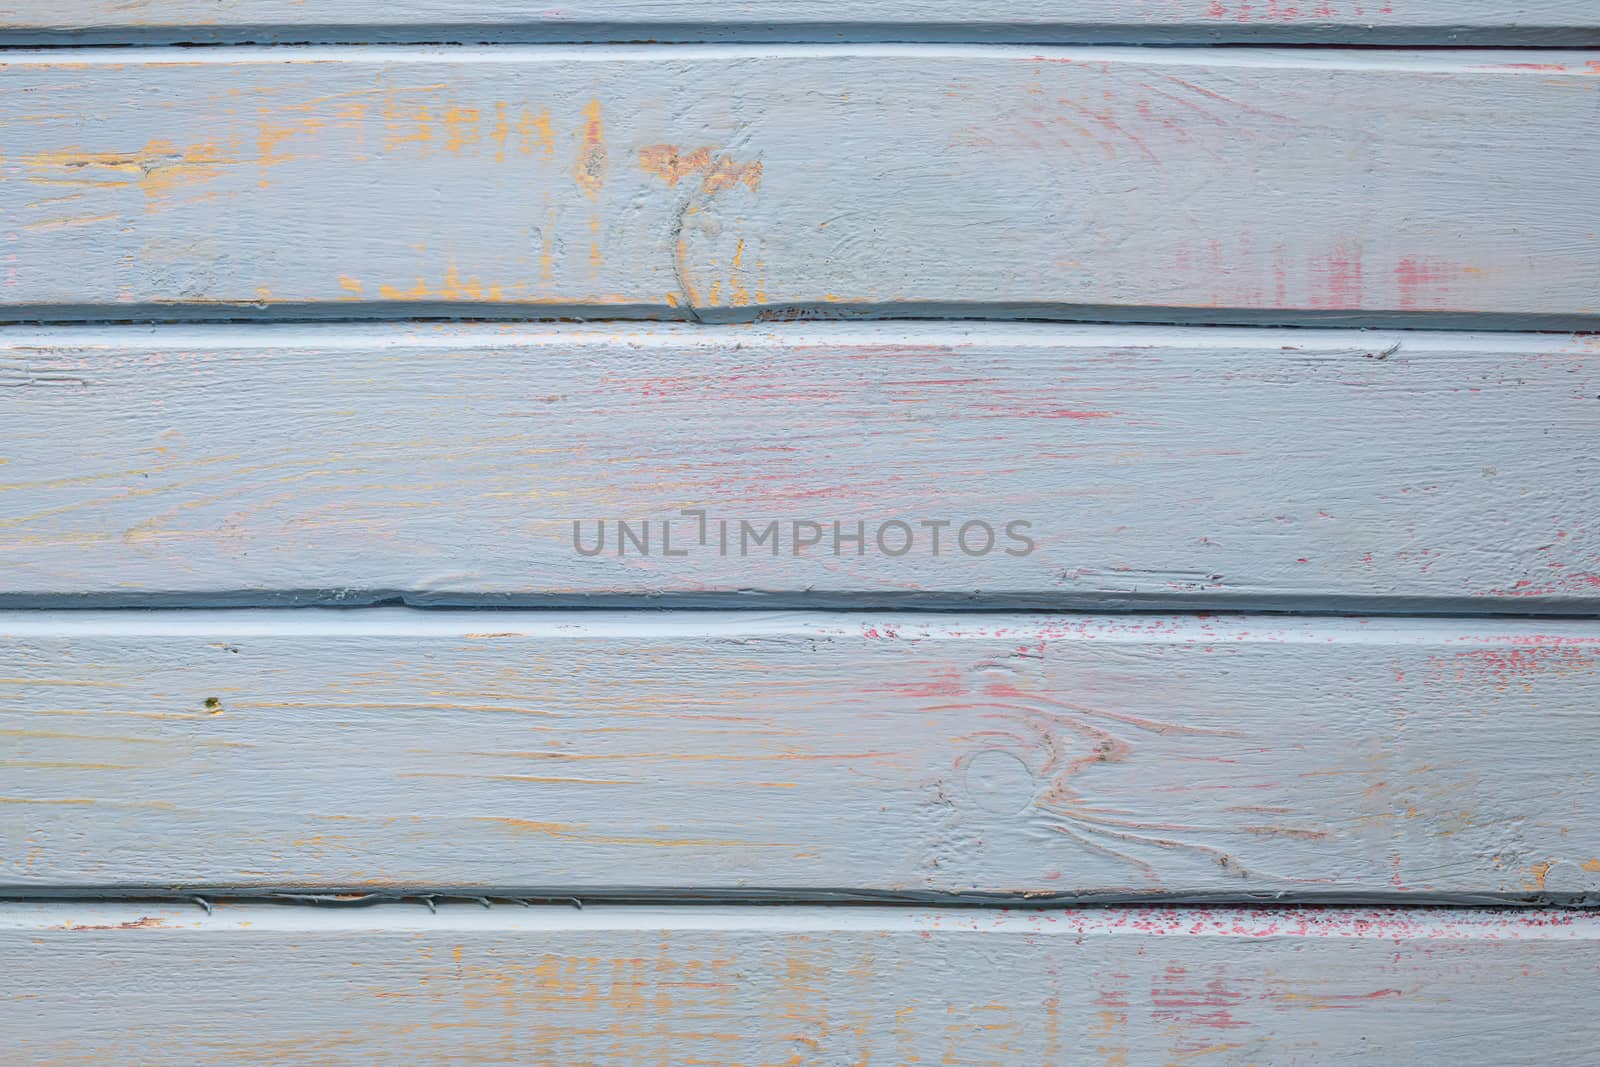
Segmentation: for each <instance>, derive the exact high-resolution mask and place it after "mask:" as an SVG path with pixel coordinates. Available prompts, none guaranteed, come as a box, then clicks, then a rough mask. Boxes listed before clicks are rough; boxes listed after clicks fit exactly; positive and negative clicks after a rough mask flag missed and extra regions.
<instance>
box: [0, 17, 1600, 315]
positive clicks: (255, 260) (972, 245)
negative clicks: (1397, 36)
mask: <svg viewBox="0 0 1600 1067" xmlns="http://www.w3.org/2000/svg"><path fill="white" fill-rule="evenodd" d="M3 58H4V59H5V60H6V64H5V79H6V84H7V87H8V92H7V95H6V97H5V100H4V102H3V106H0V121H3V123H4V126H3V127H0V129H3V131H4V137H3V140H0V149H3V151H4V155H5V159H6V162H5V164H4V175H5V180H4V181H3V182H0V210H3V211H4V215H3V220H4V221H3V226H0V229H3V231H4V233H5V236H6V239H7V243H6V245H5V249H6V252H5V254H6V255H7V256H14V257H15V258H14V259H8V260H7V261H6V262H5V263H4V264H0V266H3V267H4V269H5V275H4V281H5V284H4V286H3V287H0V317H3V316H11V317H22V318H37V317H46V318H50V317H59V318H101V319H103V318H107V317H111V318H118V319H121V318H129V317H133V318H138V317H152V316H153V317H170V316H191V315H194V316H199V315H223V316H240V315H244V316H254V315H269V316H270V315H280V316H282V315H288V316H305V315H321V316H335V317H346V316H352V315H353V316H374V315H380V316H398V315H412V314H433V315H441V314H442V315H463V314H510V315H516V316H526V315H529V314H544V315H559V314H566V315H579V316H588V317H596V316H614V315H643V316H652V317H682V318H690V317H699V318H703V319H721V318H729V317H746V318H748V317H751V316H753V315H757V314H759V313H762V312H769V313H770V312H774V311H782V310H783V309H791V310H792V309H794V308H801V309H809V312H812V313H817V314H825V315H830V316H831V315H844V314H870V315H890V316H904V315H935V316H940V315H950V314H962V315H968V316H972V315H981V316H1000V317H1014V316H1026V317H1044V318H1086V317H1087V318H1104V317H1109V318H1128V319H1146V320H1149V319H1155V320H1158V321H1171V320H1188V321H1199V322H1219V321H1245V322H1258V321H1263V320H1271V321H1286V322H1309V321H1321V320H1326V319H1330V318H1331V319H1334V320H1339V321H1343V322H1347V323H1352V324H1359V325H1373V324H1376V323H1380V322H1391V323H1392V322H1405V323H1409V324H1412V325H1417V324H1420V323H1422V322H1428V323H1433V324H1437V325H1451V326H1456V325H1461V324H1463V323H1468V322H1474V321H1483V322H1487V323H1491V324H1494V325H1498V326H1506V325H1518V324H1521V325H1530V326H1539V327H1548V326H1561V325H1566V326H1575V327H1592V326H1594V325H1596V324H1600V304H1597V297H1596V293H1597V292H1600V254H1597V242H1600V234H1597V232H1596V230H1595V227H1594V226H1593V224H1592V220H1593V219H1594V218H1595V217H1596V216H1597V214H1600V153H1596V152H1595V151H1594V150H1593V149H1592V147H1591V146H1592V143H1593V138H1592V136H1591V135H1592V132H1593V131H1592V126H1593V116H1594V112H1595V107H1596V101H1597V100H1600V78H1596V77H1594V76H1593V74H1594V71H1593V65H1592V63H1591V60H1592V58H1593V56H1592V55H1591V54H1590V53H1584V52H1486V51H1462V52H1396V51H1378V52H1374V51H1366V52H1327V51H1309V50H1281V51H1273V50H1259V49H1250V50H1215V49H1116V48H1100V49H1096V48H1077V49H1070V48H1058V49H1029V48H1013V47H990V48H985V47H958V46H932V45H921V46H904V47H896V46H891V45H879V46H866V45H862V46H849V47H820V46H778V45H773V46H764V47H763V46H746V47H723V48H719V47H670V48H603V47H600V48H589V49H584V48H559V47H556V48H543V49H541V48H527V47H516V46H508V47H504V48H479V49H456V50H448V49H421V48H365V49H348V48H347V49H338V48H332V49H318V48H309V49H292V50H291V49H253V48H240V49H213V50H195V51H190V52H185V53H182V54H181V55H179V54H177V53H173V52H171V51H167V50H160V49H145V50H141V49H104V50H72V51H63V50H56V51H39V52H32V53H29V52H11V53H8V54H7V55H6V56H4V57H3ZM797 89H801V90H803V91H797Z"/></svg>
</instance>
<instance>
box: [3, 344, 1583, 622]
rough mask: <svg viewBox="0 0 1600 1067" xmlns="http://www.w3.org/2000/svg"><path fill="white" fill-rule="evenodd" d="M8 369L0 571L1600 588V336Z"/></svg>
mask: <svg viewBox="0 0 1600 1067" xmlns="http://www.w3.org/2000/svg"><path fill="white" fill-rule="evenodd" d="M0 384H3V385H9V386H11V388H0V412H3V416H0V417H3V419H4V423H5V427H6V434H5V441H4V445H3V448H0V459H3V460H4V466H3V467H0V479H3V484H0V560H3V561H4V570H3V572H0V593H3V594H4V595H5V596H6V598H7V599H8V601H9V602H10V603H12V604H14V605H30V606H32V605H40V604H44V605H49V604H60V603H76V602H78V601H79V600H89V601H92V602H94V603H99V604H124V605H126V604H148V603H172V602H183V603H190V604H231V603H246V604H247V603H251V602H254V603H261V602H263V601H265V600H274V601H276V600H291V601H297V602H308V603H309V602H336V603H359V602H362V601H371V600H374V599H382V598H386V597H393V596H404V597H406V598H408V599H410V600H412V601H414V602H418V603H427V604H436V605H437V604H474V603H496V604H506V603H536V604H548V603H575V604H591V603H593V601H594V598H596V597H599V598H608V597H611V598H615V597H625V596H628V595H641V594H647V595H650V596H653V597H654V596H668V597H673V598H677V601H680V602H687V603H705V604H719V603H720V604H723V605H727V604H728V603H729V602H730V599H729V598H737V599H738V600H739V602H741V603H753V602H758V601H759V598H763V597H764V598H767V600H768V601H770V602H788V603H801V604H820V605H830V604H846V605H851V606H857V605H861V604H874V605H879V606H883V605H896V604H903V603H906V602H908V601H915V602H917V603H919V604H930V603H933V604H939V603H943V604H945V605H948V606H958V605H970V604H972V603H989V604H995V605H999V606H1007V605H1009V606H1013V607H1014V606H1017V605H1032V606H1049V607H1059V606H1076V607H1084V606H1089V607H1107V606H1121V605H1140V606H1169V607H1170V606H1187V607H1192V606H1195V605H1200V606H1205V605H1217V606H1226V607H1235V608H1237V607H1241V606H1244V607H1256V608H1280V607H1291V608H1301V609H1303V608H1308V607H1309V608H1329V607H1333V608H1344V609H1353V610H1358V611H1368V612H1371V611H1379V610H1385V611H1387V610H1400V611H1417V610H1424V609H1426V610H1435V609H1449V610H1463V609H1464V610H1477V611H1483V610H1486V609H1487V610H1508V609H1516V610H1521V611H1541V612H1557V611H1566V612H1591V613H1592V612H1597V611H1600V547H1597V540H1596V539H1597V538H1600V526H1597V525H1596V523H1595V517H1596V515H1597V514H1600V502H1597V500H1596V487H1597V486H1600V452H1597V450H1596V449H1595V448H1594V447H1593V443H1594V440H1595V433H1594V431H1595V428H1596V426H1597V425H1600V421H1597V420H1600V344H1597V343H1596V341H1595V338H1593V337H1564V336H1559V335H1491V336H1473V335H1463V334H1428V333H1399V332H1395V333H1388V334H1381V333H1380V334H1374V333H1361V332H1356V331H1293V332H1287V331H1273V330H1250V329H1232V330H1229V329H1196V328H1167V329H1162V328H1153V327H1134V328H1130V327H1076V328H1071V327H1059V326H1036V325H1022V324H1011V325H1008V324H991V325H983V326H979V325H965V324H943V325H938V326H934V325H927V326H916V327H907V326H905V325H903V324H876V323H874V324H853V325H846V324H809V325H803V324H781V325H773V326H768V327H738V328H734V327H719V328H704V327H678V326H671V325H667V326H657V327H648V328H625V327H610V328H599V327H595V328H587V327H576V326H554V327H527V326H518V327H509V326H508V327H459V326H448V327H447V326H425V327H420V328H389V327H384V328H382V329H379V328H375V327H359V326H349V327H337V326H331V325H324V326H320V327H291V326H286V325H285V326H253V327H251V326H200V327H186V328H161V329H153V330H139V329H133V328H128V327H116V328H110V329H98V330H96V329H57V330H28V331H14V332H11V333H9V334H7V335H6V336H5V338H4V339H3V343H0ZM686 509H687V510H693V509H703V510H705V511H707V513H708V514H707V516H706V536H705V543H704V544H702V543H701V538H700V517H699V516H698V515H685V514H684V511H685V510H686ZM619 521H626V522H627V523H629V527H628V529H629V531H630V533H631V534H634V535H640V534H642V532H643V531H644V530H645V528H646V525H648V528H649V538H650V541H649V545H648V548H649V554H648V555H646V554H644V552H643V548H644V547H645V546H644V545H643V543H642V541H640V540H638V539H637V538H636V539H632V540H627V541H624V540H623V539H622V537H621V535H620V529H619V527H618V522H619ZM1017 521H1020V522H1025V523H1029V524H1030V525H1029V526H1027V527H1016V528H1015V529H1013V530H1012V531H1010V534H1008V532H1007V525H1008V524H1009V523H1012V522H1017ZM575 522H576V523H578V526H577V528H576V535H577V542H576V544H575V542H574V523H575ZM724 522H727V523H729V525H728V526H727V530H728V535H727V541H726V547H724V538H723V535H722V529H723V526H722V524H723V523H724ZM773 522H776V523H778V524H779V526H778V528H777V530H776V531H775V532H774V536H773V537H771V538H768V539H766V540H757V538H759V537H764V536H765V535H766V534H767V533H768V532H769V531H768V524H769V523H773ZM940 522H948V523H950V525H949V526H945V527H940V526H936V525H925V524H929V523H940ZM969 522H978V523H987V524H988V527H987V529H989V530H992V531H993V533H994V541H993V546H992V547H990V542H989V538H988V535H987V534H986V533H985V527H983V526H973V527H971V528H968V529H967V530H966V538H965V540H964V541H963V540H960V537H961V534H962V531H963V528H964V527H966V524H967V523H969ZM602 523H604V524H605V528H604V537H605V541H604V550H603V551H601V552H600V553H599V554H597V555H593V556H589V555H584V554H582V553H581V552H580V551H579V550H578V548H579V547H580V546H581V548H582V549H583V550H584V551H594V550H595V548H596V546H597V545H598V544H601V542H600V540H599V538H600V537H601V524H602ZM835 523H838V524H839V526H838V536H837V539H836V537H835V528H834V524H835ZM896 523H904V524H905V527H904V528H902V527H900V526H897V525H894V524H896ZM744 524H748V527H747V526H746V525H744ZM858 524H861V525H860V527H859V530H858ZM664 530H665V531H666V532H665V534H664ZM857 532H861V533H862V534H863V540H862V541H861V542H860V543H859V544H857V543H852V542H851V540H850V538H851V537H852V536H853V535H854V534H856V533H857ZM880 533H881V534H882V535H883V536H882V541H881V544H880V538H879V534H880ZM907 533H909V534H910V535H911V537H912V541H911V545H912V547H911V549H910V550H908V551H906V552H905V553H904V554H902V555H889V554H888V553H891V552H898V551H900V550H901V548H902V547H903V545H904V543H905V535H906V534H907ZM1012 534H1014V535H1017V536H1011V535H1012ZM935 535H937V536H938V537H939V538H940V540H939V542H938V544H937V545H935V543H934V537H935ZM813 537H815V539H816V543H815V544H814V545H805V544H802V545H801V546H800V548H799V552H798V554H797V552H796V544H797V541H798V542H804V541H807V540H809V539H812V538H813ZM1020 537H1026V538H1028V542H1024V541H1023V540H1021V539H1019V538H1020ZM1029 542H1031V543H1032V545H1033V547H1032V549H1031V550H1030V549H1029V548H1028V547H1027V544H1028V543H1029ZM668 548H670V551H671V553H672V555H664V554H663V553H664V550H666V549H668ZM985 548H988V551H987V552H984V551H983V550H984V549H985ZM936 550H937V554H935V552H936ZM858 552H859V553H860V554H859V555H858ZM977 552H983V554H981V555H973V554H970V553H977ZM619 553H620V554H619ZM680 553H684V554H682V555H680ZM719 598H721V599H719Z"/></svg>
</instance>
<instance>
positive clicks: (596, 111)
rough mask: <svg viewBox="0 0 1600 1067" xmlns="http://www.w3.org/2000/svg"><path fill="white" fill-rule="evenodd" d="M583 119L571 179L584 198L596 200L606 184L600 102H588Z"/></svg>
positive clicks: (603, 129)
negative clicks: (580, 137) (581, 132)
mask: <svg viewBox="0 0 1600 1067" xmlns="http://www.w3.org/2000/svg"><path fill="white" fill-rule="evenodd" d="M583 117H584V124H583V134H582V141H581V142H580V144H579V146H578V158H577V161H576V162H574V163H573V164H572V177H573V180H574V181H576V182H577V183H578V188H580V189H582V190H583V195H584V196H587V197H588V198H589V199H590V200H596V199H598V198H599V196H600V190H601V188H603V187H604V185H605V182H606V142H605V125H604V123H603V122H602V121H601V118H600V101H598V100H591V101H589V105H588V106H587V107H585V108H584V109H583Z"/></svg>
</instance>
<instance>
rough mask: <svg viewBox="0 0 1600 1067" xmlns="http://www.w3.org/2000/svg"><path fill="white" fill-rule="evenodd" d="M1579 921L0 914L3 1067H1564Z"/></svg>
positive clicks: (1495, 917)
mask: <svg viewBox="0 0 1600 1067" xmlns="http://www.w3.org/2000/svg"><path fill="white" fill-rule="evenodd" d="M1597 932H1600V919H1597V918H1596V917H1595V916H1593V915H1587V914H1573V913H1559V912H1513V913H1504V912H1493V911H1477V910H1463V911H1442V912H1441V911H1427V910H1422V911H1388V910H1364V909H1361V910H1357V909H1344V908H1341V909H1307V910H1269V909H1259V910H1258V909H1193V908H1185V909H1170V910H1169V909H1148V910H1146V909H1122V908H1114V909H1105V910H1100V909H1093V910H1086V911H1047V912H1038V913H1005V912H1002V913H999V914H995V913H992V912H990V913H984V912H972V911H966V912H959V911H942V912H941V911H922V910H910V911H902V910H888V909H877V910H862V909H851V908H839V909H815V908H782V909H771V908H768V909H749V908H746V909H738V908H706V909H683V908H680V909H677V910H671V909H661V908H594V907H591V908H585V909H584V910H582V911H575V910H573V909H571V908H566V909H559V910H558V909H551V908H535V909H527V910H524V909H517V908H502V907H496V908H494V909H493V910H491V911H485V910H483V909H482V908H479V907H477V906H475V905H465V906H452V907H442V908H441V909H440V910H439V912H438V913H437V914H433V915H430V914H429V913H428V912H427V911H426V910H424V909H423V908H421V907H417V906H409V907H401V906H388V907H381V908H375V909H370V910H358V911H334V912H328V911H313V910H310V909H304V908H297V909H288V908H281V907H280V908H274V907H271V906H260V905H257V906H253V907H251V906H241V907H222V908H219V909H218V910H217V913H216V914H215V915H214V916H213V917H210V918H207V917H205V916H204V914H203V913H201V911H200V910H199V909H198V908H189V909H187V910H173V909H170V908H152V907H150V906H131V905H122V906H110V905H63V904H56V905H32V906H30V905H9V906H7V907H6V908H5V909H4V910H0V952H4V954H5V956H6V958H7V959H8V960H10V961H14V965H15V966H16V967H17V968H18V970H19V973H23V974H26V975H27V980H26V981H25V982H14V983H10V984H8V986H7V987H6V990H5V991H4V992H3V993H0V1021H3V1022H4V1024H5V1026H6V1031H7V1033H8V1035H9V1036H8V1049H7V1061H8V1062H10V1063H15V1064H27V1065H43V1064H64V1063H87V1062H105V1061H106V1060H108V1059H109V1060H112V1061H115V1062H121V1063H128V1062H140V1063H173V1062H184V1063H200V1064H213V1063H237V1062H240V1061H241V1060H243V1061H247V1062H251V1063H271V1064H324V1063H328V1062H330V1061H332V1062H342V1063H400V1062H406V1063H416V1062H431V1063H443V1062H449V1063H505V1064H523V1063H538V1064H579V1063H583V1064H597V1065H600V1064H604V1065H612V1064H615V1065H619V1067H621V1065H626V1067H634V1065H639V1064H658V1063H659V1064H682V1063H698V1064H705V1065H707V1067H735V1065H748V1064H758V1063H759V1064H841V1065H842V1064H861V1063H873V1064H876V1063H943V1064H956V1065H961V1064H967V1065H977V1064H984V1065H994V1067H1001V1065H1013V1064H1044V1065H1052V1067H1053V1065H1059V1064H1111V1065H1115V1064H1123V1063H1130V1064H1146V1063H1188V1062H1191V1061H1193V1062H1200V1063H1215V1064H1235V1065H1245V1064H1261V1063H1271V1064H1349V1063H1374V1064H1390V1063H1394V1062H1395V1061H1396V1058H1397V1057H1399V1058H1401V1059H1404V1060H1406V1061H1408V1062H1419V1063H1421V1062H1426V1063H1459V1064H1464V1065H1479V1064H1481V1065H1485V1067H1488V1065H1493V1067H1511V1065H1529V1067H1534V1065H1538V1067H1578V1065H1582V1064H1587V1063H1589V1062H1591V1059H1592V1054H1593V1049H1594V1045H1595V1040H1596V1037H1597V1033H1596V1027H1595V1025H1594V1024H1593V1022H1592V1021H1590V1019H1589V1014H1590V1009H1589V1004H1590V1003H1591V1001H1592V1000H1593V998H1594V997H1595V996H1596V995H1597V994H1600V980H1597V977H1596V975H1597V974H1600V972H1597V970H1596V968H1595V966H1594V958H1595V951H1596V946H1595V939H1596V936H1597Z"/></svg>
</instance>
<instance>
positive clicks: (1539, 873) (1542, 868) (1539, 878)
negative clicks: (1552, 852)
mask: <svg viewBox="0 0 1600 1067" xmlns="http://www.w3.org/2000/svg"><path fill="white" fill-rule="evenodd" d="M1555 865H1556V863H1555V860H1545V861H1544V862H1543V863H1535V864H1534V865H1533V867H1532V871H1533V878H1532V880H1530V881H1527V882H1523V883H1522V888H1523V889H1527V890H1532V891H1534V892H1539V893H1542V892H1544V881H1545V879H1546V878H1547V877H1549V875H1550V868H1552V867H1554V866H1555Z"/></svg>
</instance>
